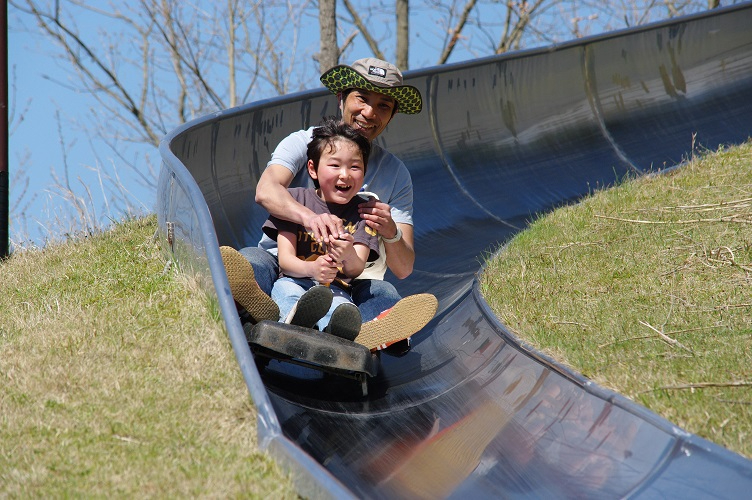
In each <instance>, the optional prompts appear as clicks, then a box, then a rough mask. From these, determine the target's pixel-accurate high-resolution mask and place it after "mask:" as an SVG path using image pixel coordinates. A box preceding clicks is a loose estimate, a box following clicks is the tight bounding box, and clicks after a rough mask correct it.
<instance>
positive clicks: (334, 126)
mask: <svg viewBox="0 0 752 500" xmlns="http://www.w3.org/2000/svg"><path fill="white" fill-rule="evenodd" d="M337 139H345V140H348V141H351V142H354V143H355V145H356V146H358V149H359V150H360V154H361V156H362V157H363V175H365V173H366V169H367V168H368V157H369V156H370V155H371V143H370V142H369V141H368V139H366V138H365V137H363V136H362V135H360V134H359V133H358V132H356V131H355V129H354V128H352V127H351V126H350V125H347V124H346V123H344V122H343V121H341V120H338V119H336V118H334V117H333V116H332V117H329V118H325V119H324V120H323V121H322V122H321V125H319V126H318V127H316V128H314V129H313V138H312V139H311V142H309V143H308V150H307V154H308V159H309V160H313V165H314V168H315V169H316V171H317V172H318V168H319V160H320V159H321V155H322V154H323V153H324V151H325V150H326V148H327V147H330V148H331V147H334V141H335V140H337ZM313 184H314V186H316V189H318V188H319V181H318V180H317V179H313Z"/></svg>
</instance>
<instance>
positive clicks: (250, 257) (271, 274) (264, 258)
mask: <svg viewBox="0 0 752 500" xmlns="http://www.w3.org/2000/svg"><path fill="white" fill-rule="evenodd" d="M238 252H239V253H240V254H241V255H242V256H243V257H245V258H246V260H247V261H248V262H250V263H251V265H252V266H253V274H254V276H255V278H256V283H258V286H259V288H261V290H262V291H263V292H264V293H265V294H267V295H268V296H270V297H271V295H272V287H273V286H274V282H275V281H277V278H278V277H279V261H277V257H275V256H274V255H272V254H270V253H269V252H267V251H266V250H264V249H263V248H260V247H245V248H241V249H240V250H238Z"/></svg>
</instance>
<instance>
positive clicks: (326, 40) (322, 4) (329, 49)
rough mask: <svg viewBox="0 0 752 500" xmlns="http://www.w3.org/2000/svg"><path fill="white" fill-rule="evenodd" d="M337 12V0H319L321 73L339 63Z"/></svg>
mask: <svg viewBox="0 0 752 500" xmlns="http://www.w3.org/2000/svg"><path fill="white" fill-rule="evenodd" d="M336 14H337V2H336V0H319V27H320V29H321V51H320V52H319V69H320V70H321V73H323V72H324V71H326V70H328V69H329V68H331V67H332V66H336V65H337V63H339V47H337V18H336Z"/></svg>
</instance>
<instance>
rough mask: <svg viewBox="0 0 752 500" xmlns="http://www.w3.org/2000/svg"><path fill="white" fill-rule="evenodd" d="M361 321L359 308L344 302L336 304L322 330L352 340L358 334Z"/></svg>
mask: <svg viewBox="0 0 752 500" xmlns="http://www.w3.org/2000/svg"><path fill="white" fill-rule="evenodd" d="M362 322H363V320H362V318H361V317H360V309H358V307H357V306H356V305H355V304H350V303H349V302H346V303H344V304H340V305H338V306H337V308H336V309H335V310H334V312H333V313H332V319H331V320H329V324H328V325H327V326H326V328H325V329H324V331H325V332H327V333H331V334H332V335H336V336H337V337H340V338H343V339H345V340H351V341H352V340H355V337H357V336H358V333H359V332H360V325H361V324H362Z"/></svg>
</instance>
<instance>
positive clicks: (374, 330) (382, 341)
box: [355, 293, 439, 352]
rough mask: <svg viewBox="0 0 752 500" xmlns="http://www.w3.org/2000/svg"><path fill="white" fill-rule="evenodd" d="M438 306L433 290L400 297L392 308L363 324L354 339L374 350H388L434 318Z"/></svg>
mask: <svg viewBox="0 0 752 500" xmlns="http://www.w3.org/2000/svg"><path fill="white" fill-rule="evenodd" d="M438 306H439V303H438V301H437V300H436V297H434V296H433V295H431V294H430V293H419V294H417V295H410V296H409V297H405V298H403V299H400V301H399V302H397V303H396V304H395V305H394V306H393V307H391V308H389V309H387V310H386V311H384V312H382V313H381V314H379V315H378V316H376V318H374V319H372V320H371V321H368V322H367V323H363V326H362V327H361V328H360V334H358V336H357V337H356V338H355V342H357V343H358V344H362V345H364V346H366V347H367V348H369V349H370V350H371V351H372V352H373V351H380V350H382V349H386V348H387V347H389V346H390V345H392V344H395V343H397V342H400V341H403V340H406V339H408V338H410V337H411V336H412V335H413V334H415V333H417V332H418V331H420V329H421V328H423V327H424V326H426V325H427V324H428V322H429V321H431V319H433V317H434V315H435V314H436V309H437V308H438ZM408 345H409V344H408Z"/></svg>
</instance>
